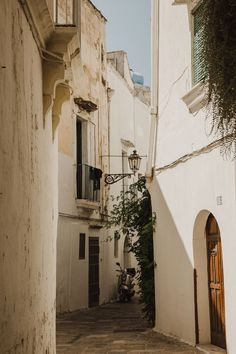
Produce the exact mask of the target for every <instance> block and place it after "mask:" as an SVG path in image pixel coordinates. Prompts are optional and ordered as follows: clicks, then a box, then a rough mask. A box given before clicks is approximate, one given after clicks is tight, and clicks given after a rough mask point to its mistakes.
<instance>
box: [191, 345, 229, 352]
mask: <svg viewBox="0 0 236 354" xmlns="http://www.w3.org/2000/svg"><path fill="white" fill-rule="evenodd" d="M197 349H199V350H200V351H202V352H203V353H206V354H227V352H226V350H225V349H221V348H219V347H216V346H215V345H212V344H205V345H204V344H203V345H202V344H200V345H197Z"/></svg>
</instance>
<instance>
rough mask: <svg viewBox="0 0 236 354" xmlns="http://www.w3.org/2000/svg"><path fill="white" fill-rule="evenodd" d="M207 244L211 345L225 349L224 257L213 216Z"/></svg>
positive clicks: (207, 228)
mask: <svg viewBox="0 0 236 354" xmlns="http://www.w3.org/2000/svg"><path fill="white" fill-rule="evenodd" d="M206 242H207V265H208V289H209V309H210V326H211V343H212V344H214V345H217V346H219V347H221V348H224V349H225V348H226V340H225V302H224V273H223V257H222V248H221V237H220V230H219V226H218V223H217V221H216V219H215V218H214V216H213V215H212V214H210V215H209V217H208V219H207V223H206Z"/></svg>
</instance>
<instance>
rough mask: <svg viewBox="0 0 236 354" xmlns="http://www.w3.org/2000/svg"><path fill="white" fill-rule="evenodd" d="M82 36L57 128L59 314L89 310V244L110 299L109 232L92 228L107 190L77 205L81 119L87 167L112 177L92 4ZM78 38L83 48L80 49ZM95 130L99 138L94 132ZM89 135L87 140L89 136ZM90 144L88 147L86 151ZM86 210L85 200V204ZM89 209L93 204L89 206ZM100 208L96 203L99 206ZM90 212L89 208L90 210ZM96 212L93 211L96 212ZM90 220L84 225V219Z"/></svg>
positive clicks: (98, 21)
mask: <svg viewBox="0 0 236 354" xmlns="http://www.w3.org/2000/svg"><path fill="white" fill-rule="evenodd" d="M79 14H80V15H81V17H80V19H81V21H80V22H79V31H78V34H77V36H75V37H74V38H73V40H72V41H71V43H70V44H69V49H68V58H69V60H68V62H69V69H68V70H67V74H68V78H69V80H70V82H69V84H70V86H71V88H72V91H73V95H72V98H71V101H70V102H69V101H67V102H66V103H64V104H63V107H62V114H61V121H60V124H59V127H58V139H59V140H58V148H59V160H58V164H59V165H58V166H59V226H58V239H57V311H58V312H64V311H68V310H76V309H79V308H85V307H88V266H89V257H88V239H89V237H91V236H95V237H96V236H99V239H100V263H99V267H100V303H103V302H106V301H108V300H109V299H110V294H109V293H108V291H107V290H106V281H105V280H106V267H104V264H105V261H104V259H105V258H106V257H107V254H108V252H105V250H106V246H105V245H106V242H105V240H106V237H107V231H106V230H105V229H99V227H98V228H97V229H95V230H94V229H92V228H91V227H90V224H91V223H92V224H94V223H95V224H98V225H101V224H100V221H101V219H102V215H101V214H102V213H103V212H104V210H105V209H104V208H105V206H106V195H107V191H106V190H105V188H104V187H103V184H102V183H101V188H102V189H101V202H100V203H98V204H97V205H93V206H92V207H91V203H90V207H91V209H86V208H84V207H83V206H81V203H80V201H79V200H76V198H77V195H76V189H77V188H76V168H77V166H76V162H77V159H76V120H77V119H80V120H81V121H82V122H83V123H82V124H83V127H85V126H87V127H86V129H85V130H84V131H83V139H84V141H85V142H86V143H85V144H83V148H84V151H83V163H86V164H88V165H90V166H94V167H97V168H100V169H101V170H102V171H103V173H106V172H107V169H108V167H107V166H108V165H107V160H105V161H104V160H103V159H102V157H101V156H102V155H107V154H108V117H107V91H106V89H107V84H106V48H105V23H106V21H105V19H104V18H103V16H101V14H100V12H99V11H98V10H97V9H96V8H94V6H93V5H92V3H91V2H90V1H87V0H83V1H81V8H80V9H79ZM78 37H79V38H80V46H79V47H78ZM74 98H83V99H84V100H89V101H91V102H93V103H95V104H96V105H97V106H98V110H97V111H95V112H91V113H90V114H89V113H88V112H86V111H81V110H79V109H78V107H77V106H76V105H75V104H74V101H73V99H74ZM93 131H94V135H93V134H92V132H93ZM85 135H86V137H85ZM85 145H86V146H85ZM83 203H85V206H86V201H84V202H83ZM87 204H88V203H87ZM94 204H96V203H94ZM87 207H88V205H87ZM93 208H94V209H93ZM84 219H85V220H84ZM80 233H85V234H86V248H85V249H86V257H85V260H79V234H80Z"/></svg>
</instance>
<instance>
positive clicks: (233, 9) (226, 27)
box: [201, 0, 236, 150]
mask: <svg viewBox="0 0 236 354" xmlns="http://www.w3.org/2000/svg"><path fill="white" fill-rule="evenodd" d="M201 6H203V11H202V16H203V18H202V23H203V66H204V70H205V83H206V84H207V101H208V111H209V116H210V115H212V116H213V124H212V131H213V132H214V133H216V134H219V136H220V137H221V138H223V142H224V146H225V147H226V148H227V149H230V150H231V148H232V144H233V143H234V142H235V141H236V1H235V0H203V3H202V5H201Z"/></svg>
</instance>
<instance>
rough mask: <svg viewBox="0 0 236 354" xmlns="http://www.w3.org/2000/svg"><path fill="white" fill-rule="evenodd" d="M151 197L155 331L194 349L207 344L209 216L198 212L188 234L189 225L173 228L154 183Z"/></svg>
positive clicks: (159, 189) (169, 212) (174, 225)
mask: <svg viewBox="0 0 236 354" xmlns="http://www.w3.org/2000/svg"><path fill="white" fill-rule="evenodd" d="M173 188H174V187H173ZM168 193H169V192H168ZM151 194H152V196H155V199H154V198H153V201H152V204H153V205H152V206H153V211H157V221H156V227H155V233H154V248H155V260H156V263H157V268H156V274H155V279H156V303H157V306H156V308H157V310H156V311H157V313H156V318H157V323H156V327H157V330H158V331H160V332H163V333H166V334H169V335H174V336H177V337H178V338H180V339H183V340H184V341H187V342H189V343H192V344H194V345H195V344H196V343H197V342H200V343H210V340H211V339H210V316H209V295H208V270H207V269H208V268H207V249H206V232H205V229H206V222H207V218H208V216H209V214H210V212H209V211H207V210H204V211H201V212H200V213H199V214H198V216H197V217H196V221H195V224H194V225H192V229H190V228H189V230H188V229H187V228H188V227H189V226H188V225H189V222H186V224H185V223H184V222H183V219H182V220H179V219H178V221H179V226H177V225H176V222H175V220H174V217H173V215H172V212H171V210H170V208H169V206H168V202H167V201H166V199H165V197H164V195H163V192H162V190H161V188H160V185H159V183H158V181H157V180H155V181H154V182H153V185H152V190H151ZM172 201H173V199H172ZM180 202H181V201H180ZM174 210H175V211H176V210H177V207H176V205H175V209H174ZM182 217H183V218H184V216H182ZM192 255H193V259H192ZM197 304H198V306H197Z"/></svg>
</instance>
